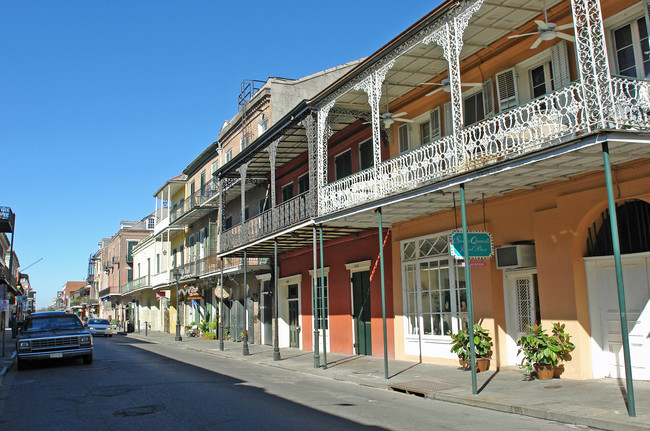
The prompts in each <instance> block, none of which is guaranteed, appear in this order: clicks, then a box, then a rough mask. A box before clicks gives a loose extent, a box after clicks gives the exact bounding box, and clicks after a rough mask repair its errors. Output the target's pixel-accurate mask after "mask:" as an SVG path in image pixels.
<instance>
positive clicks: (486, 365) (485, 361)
mask: <svg viewBox="0 0 650 431" xmlns="http://www.w3.org/2000/svg"><path fill="white" fill-rule="evenodd" d="M489 369H490V358H478V359H476V371H477V372H479V373H480V372H481V371H487V370H489Z"/></svg>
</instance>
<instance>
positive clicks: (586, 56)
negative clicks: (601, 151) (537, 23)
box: [571, 0, 614, 131]
mask: <svg viewBox="0 0 650 431" xmlns="http://www.w3.org/2000/svg"><path fill="white" fill-rule="evenodd" d="M571 7H572V9H573V22H574V28H575V36H576V42H575V45H576V53H577V58H578V71H579V74H580V81H581V84H582V85H581V88H582V97H583V101H584V104H585V111H586V112H585V114H586V118H587V121H586V122H587V128H588V130H589V131H591V130H592V128H594V127H596V128H603V129H604V128H607V123H608V122H609V120H610V116H611V115H612V113H614V109H613V108H614V97H613V92H612V75H611V72H610V70H609V60H608V58H607V46H606V45H605V30H604V28H603V16H602V12H601V9H600V0H571Z"/></svg>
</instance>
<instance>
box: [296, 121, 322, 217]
mask: <svg viewBox="0 0 650 431" xmlns="http://www.w3.org/2000/svg"><path fill="white" fill-rule="evenodd" d="M300 124H301V125H302V126H303V127H304V128H305V134H306V135H307V160H308V162H309V213H310V214H309V215H311V216H312V217H316V216H317V215H318V214H317V212H316V209H317V201H316V196H317V195H316V190H317V189H318V188H317V182H318V166H319V165H318V137H317V134H318V133H317V130H316V122H315V120H314V116H313V115H311V114H310V115H307V116H306V117H305V118H304V119H303V120H302V121H301V122H300Z"/></svg>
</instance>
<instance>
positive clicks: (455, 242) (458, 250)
mask: <svg viewBox="0 0 650 431" xmlns="http://www.w3.org/2000/svg"><path fill="white" fill-rule="evenodd" d="M467 242H468V244H469V258H470V259H489V258H491V257H492V255H493V254H494V245H493V241H492V235H491V234H490V233H489V232H480V231H474V232H467ZM449 246H450V248H451V253H452V254H453V255H454V258H456V259H463V256H464V254H465V248H464V247H463V232H462V231H453V232H452V233H451V235H449Z"/></svg>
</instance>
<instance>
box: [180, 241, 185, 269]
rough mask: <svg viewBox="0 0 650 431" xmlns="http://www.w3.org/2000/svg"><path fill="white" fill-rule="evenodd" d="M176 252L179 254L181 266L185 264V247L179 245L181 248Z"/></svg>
mask: <svg viewBox="0 0 650 431" xmlns="http://www.w3.org/2000/svg"><path fill="white" fill-rule="evenodd" d="M178 254H179V255H180V257H181V259H180V261H181V266H183V265H185V247H183V246H182V245H181V248H180V249H179V250H178Z"/></svg>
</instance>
